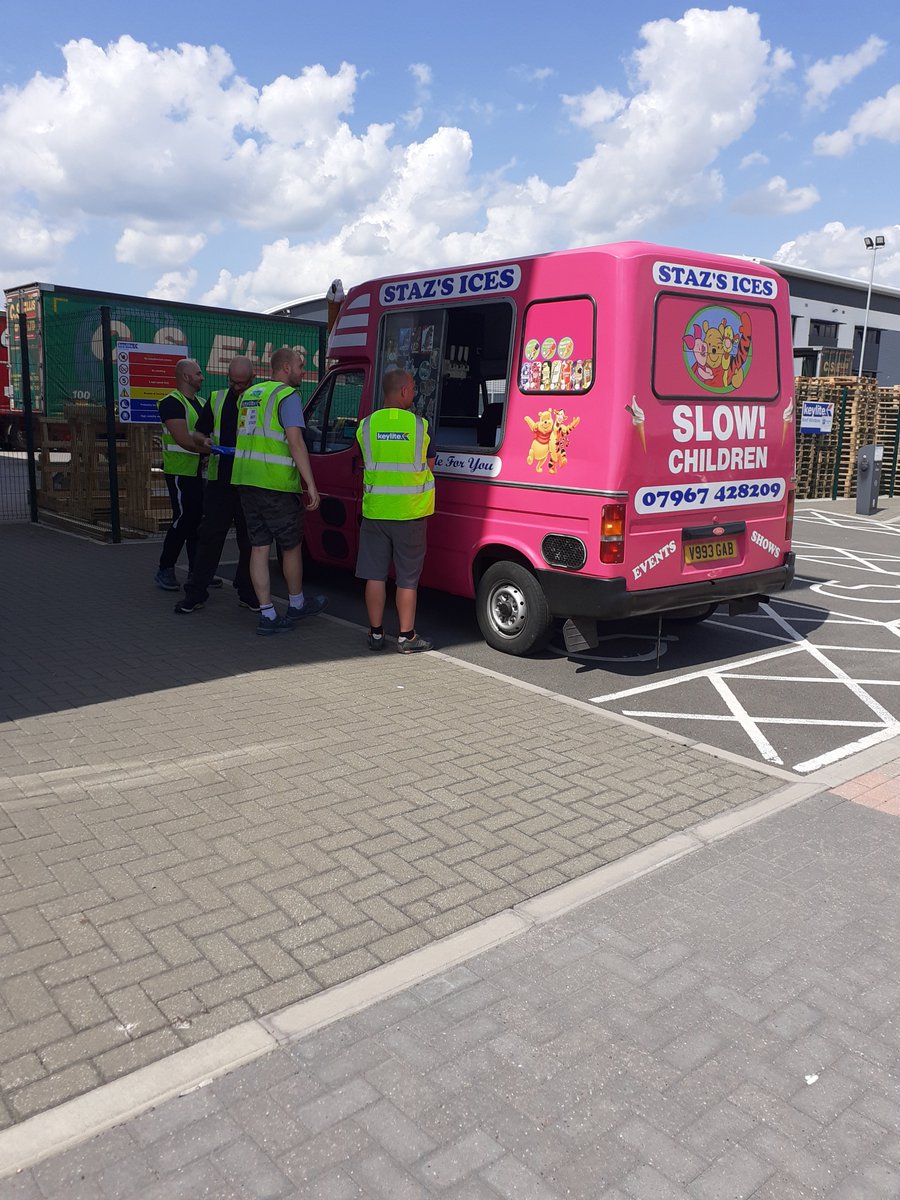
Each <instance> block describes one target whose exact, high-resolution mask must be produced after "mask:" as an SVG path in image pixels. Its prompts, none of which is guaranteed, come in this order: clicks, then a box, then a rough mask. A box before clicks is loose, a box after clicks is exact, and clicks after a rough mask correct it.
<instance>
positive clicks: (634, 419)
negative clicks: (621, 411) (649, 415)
mask: <svg viewBox="0 0 900 1200" xmlns="http://www.w3.org/2000/svg"><path fill="white" fill-rule="evenodd" d="M625 408H626V409H627V410H628V412H630V413H631V423H632V425H633V426H634V427H635V429H636V430H637V431H638V437H639V438H640V439H641V447H642V449H643V451H644V453H645V454H646V453H647V433H646V430H645V429H644V410H643V409H642V408H641V406H640V405H639V404H638V402H637V397H636V396H632V397H631V403H630V404H626V405H625Z"/></svg>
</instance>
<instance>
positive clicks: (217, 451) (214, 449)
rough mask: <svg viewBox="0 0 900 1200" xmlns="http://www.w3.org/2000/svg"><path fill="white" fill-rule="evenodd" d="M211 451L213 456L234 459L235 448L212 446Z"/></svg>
mask: <svg viewBox="0 0 900 1200" xmlns="http://www.w3.org/2000/svg"><path fill="white" fill-rule="evenodd" d="M210 450H211V451H212V452H213V454H224V455H227V456H228V457H229V458H233V457H234V446H210Z"/></svg>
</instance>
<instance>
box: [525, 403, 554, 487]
mask: <svg viewBox="0 0 900 1200" xmlns="http://www.w3.org/2000/svg"><path fill="white" fill-rule="evenodd" d="M525 422H526V424H527V425H528V428H529V429H530V430H531V432H532V435H533V436H534V441H533V442H532V443H531V449H530V450H529V451H528V458H527V459H526V460H525V461H526V462H527V463H528V465H529V467H530V466H531V465H532V464H534V469H535V470H536V471H537V473H538V474H539V475H540V474H542V473H543V470H544V464H545V463H546V461H547V459H548V458H549V457H550V437H551V434H552V433H553V426H554V420H553V411H552V410H551V409H549V408H548V409H547V410H546V411H545V412H539V413H538V415H537V420H536V421H535V420H533V419H532V418H531V417H526V418H525Z"/></svg>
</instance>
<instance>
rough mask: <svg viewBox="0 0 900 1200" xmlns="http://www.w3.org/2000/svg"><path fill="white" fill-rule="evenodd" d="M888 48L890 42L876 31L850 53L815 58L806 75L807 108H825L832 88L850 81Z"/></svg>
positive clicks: (834, 88)
mask: <svg viewBox="0 0 900 1200" xmlns="http://www.w3.org/2000/svg"><path fill="white" fill-rule="evenodd" d="M886 49H887V42H886V41H884V40H883V39H882V38H880V37H876V36H875V35H874V34H873V35H872V36H871V37H870V38H867V39H866V41H865V42H863V44H862V45H861V46H860V47H859V49H858V50H854V51H852V53H850V54H835V55H834V57H833V58H828V59H824V58H822V59H819V61H818V62H814V63H813V65H812V66H811V67H810V68H809V69H808V70H807V72H806V74H805V75H804V79H805V81H806V85H807V91H806V106H807V108H824V107H825V101H826V100H827V99H828V97H829V96H830V95H831V93H832V92H833V91H835V90H836V89H837V88H839V87H842V86H843V85H844V84H845V83H850V81H851V80H853V79H855V78H856V76H857V75H858V74H859V73H860V71H864V70H865V68H866V67H870V66H871V65H872V63H874V62H877V60H878V59H879V58H881V56H882V54H884V52H885V50H886Z"/></svg>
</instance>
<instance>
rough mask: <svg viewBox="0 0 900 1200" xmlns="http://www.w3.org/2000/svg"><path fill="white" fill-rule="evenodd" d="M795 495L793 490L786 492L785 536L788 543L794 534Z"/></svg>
mask: <svg viewBox="0 0 900 1200" xmlns="http://www.w3.org/2000/svg"><path fill="white" fill-rule="evenodd" d="M795 495H796V493H795V492H794V491H793V490H791V491H789V492H788V499H787V529H786V530H785V537H786V538H787V540H788V543H790V540H791V538H792V537H793V536H794V496H795Z"/></svg>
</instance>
